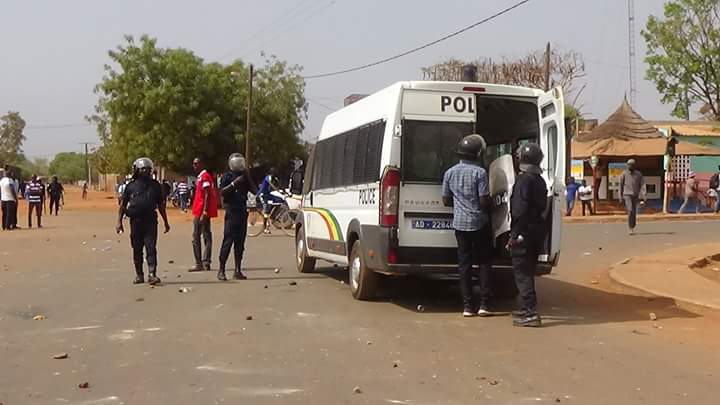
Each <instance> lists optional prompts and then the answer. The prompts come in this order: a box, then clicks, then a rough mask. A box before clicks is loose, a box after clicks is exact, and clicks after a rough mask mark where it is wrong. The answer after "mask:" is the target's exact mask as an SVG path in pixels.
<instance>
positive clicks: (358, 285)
mask: <svg viewBox="0 0 720 405" xmlns="http://www.w3.org/2000/svg"><path fill="white" fill-rule="evenodd" d="M362 251H363V250H362V244H361V242H360V241H359V240H358V241H355V243H354V244H353V246H352V250H351V251H350V261H349V263H348V264H349V265H348V285H349V286H350V292H351V293H352V296H353V298H355V299H356V300H363V301H369V300H372V299H373V298H375V294H376V293H377V287H378V278H379V275H378V274H377V273H375V272H374V271H373V270H371V269H369V268H367V266H366V265H365V259H364V258H363V255H362Z"/></svg>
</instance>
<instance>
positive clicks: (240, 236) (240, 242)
mask: <svg viewBox="0 0 720 405" xmlns="http://www.w3.org/2000/svg"><path fill="white" fill-rule="evenodd" d="M247 218H248V213H247V209H228V210H226V211H225V229H224V232H223V241H222V245H221V246H220V269H223V270H224V269H225V263H227V260H228V257H229V256H230V248H231V247H233V246H234V247H235V250H234V253H235V271H240V269H241V264H242V259H243V253H244V252H245V237H246V235H247Z"/></svg>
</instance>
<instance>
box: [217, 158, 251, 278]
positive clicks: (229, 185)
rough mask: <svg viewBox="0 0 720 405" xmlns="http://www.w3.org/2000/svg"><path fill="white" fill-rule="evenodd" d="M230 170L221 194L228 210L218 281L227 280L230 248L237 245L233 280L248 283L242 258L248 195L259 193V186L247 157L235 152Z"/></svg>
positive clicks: (221, 187)
mask: <svg viewBox="0 0 720 405" xmlns="http://www.w3.org/2000/svg"><path fill="white" fill-rule="evenodd" d="M228 167H229V169H230V170H229V171H228V172H226V173H225V174H224V175H223V176H222V178H221V179H220V192H221V194H222V201H223V206H224V207H225V229H224V232H223V241H222V245H221V247H220V269H219V270H218V274H217V278H218V280H220V281H227V277H226V276H225V264H226V263H227V260H228V257H229V256H230V248H231V247H233V245H234V246H235V250H234V252H235V272H234V273H233V279H235V280H244V279H245V278H246V277H245V275H244V274H242V267H241V266H242V258H243V252H244V251H245V237H246V235H247V216H248V214H247V195H248V192H252V193H253V194H257V187H256V186H255V183H254V182H253V180H252V177H251V176H250V174H249V173H248V170H247V168H246V167H245V158H244V157H243V155H241V154H239V153H233V154H232V155H230V157H229V158H228Z"/></svg>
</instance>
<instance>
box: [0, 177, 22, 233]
mask: <svg viewBox="0 0 720 405" xmlns="http://www.w3.org/2000/svg"><path fill="white" fill-rule="evenodd" d="M0 200H2V229H3V231H9V230H12V229H15V225H14V223H13V215H15V212H16V211H17V210H16V209H15V208H14V207H15V206H17V201H18V192H17V191H16V190H15V182H14V181H13V179H11V178H10V174H9V173H8V172H7V171H6V170H5V169H0Z"/></svg>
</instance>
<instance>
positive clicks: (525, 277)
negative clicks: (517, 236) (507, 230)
mask: <svg viewBox="0 0 720 405" xmlns="http://www.w3.org/2000/svg"><path fill="white" fill-rule="evenodd" d="M529 239H530V238H526V239H525V240H524V241H523V242H521V243H520V244H519V245H517V246H515V247H513V248H512V250H511V252H510V255H511V256H512V266H513V275H514V276H515V284H516V285H517V288H518V290H519V291H520V304H521V305H522V308H523V309H526V310H530V311H535V310H536V308H537V294H536V293H535V268H536V267H537V261H538V248H537V246H538V244H537V243H535V242H533V241H531V240H529Z"/></svg>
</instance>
